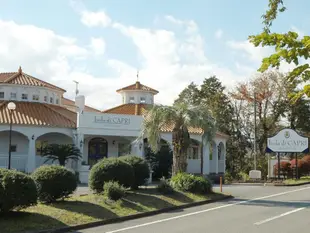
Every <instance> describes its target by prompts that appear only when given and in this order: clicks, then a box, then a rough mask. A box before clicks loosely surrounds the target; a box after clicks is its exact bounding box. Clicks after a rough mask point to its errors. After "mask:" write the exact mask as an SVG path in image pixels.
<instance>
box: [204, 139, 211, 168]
mask: <svg viewBox="0 0 310 233" xmlns="http://www.w3.org/2000/svg"><path fill="white" fill-rule="evenodd" d="M202 143H203V144H202V145H203V148H202V155H203V174H209V173H210V143H206V142H205V141H203V142H202Z"/></svg>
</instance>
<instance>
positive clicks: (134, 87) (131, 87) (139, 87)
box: [116, 81, 159, 94]
mask: <svg viewBox="0 0 310 233" xmlns="http://www.w3.org/2000/svg"><path fill="white" fill-rule="evenodd" d="M136 90H140V91H148V92H153V93H154V94H157V93H159V92H158V91H157V90H155V89H153V88H150V87H148V86H145V85H143V84H141V83H140V82H139V81H137V82H136V83H135V84H132V85H129V86H127V87H123V88H121V89H118V90H116V92H122V91H136Z"/></svg>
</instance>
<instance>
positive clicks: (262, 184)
mask: <svg viewBox="0 0 310 233" xmlns="http://www.w3.org/2000/svg"><path fill="white" fill-rule="evenodd" d="M230 185H242V186H264V185H265V184H264V183H231V184H230Z"/></svg>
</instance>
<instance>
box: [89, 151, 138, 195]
mask: <svg viewBox="0 0 310 233" xmlns="http://www.w3.org/2000/svg"><path fill="white" fill-rule="evenodd" d="M134 179H135V175H134V170H133V168H132V166H131V165H129V164H128V163H126V162H124V161H122V160H120V159H118V158H113V157H111V158H105V159H102V160H100V161H99V162H98V163H96V164H95V165H94V166H93V167H92V169H91V170H90V173H89V182H88V183H89V187H90V188H91V189H92V190H94V191H95V192H97V193H100V192H102V191H103V185H104V183H105V182H107V181H117V182H118V183H119V184H120V185H123V186H124V187H126V188H129V187H132V186H133V184H134Z"/></svg>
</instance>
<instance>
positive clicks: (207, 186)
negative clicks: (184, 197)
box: [170, 173, 212, 194]
mask: <svg viewBox="0 0 310 233" xmlns="http://www.w3.org/2000/svg"><path fill="white" fill-rule="evenodd" d="M170 182H171V185H172V186H173V187H174V188H175V189H177V190H180V191H184V192H191V193H199V194H207V193H210V192H212V184H211V182H210V181H209V180H208V179H206V178H204V177H202V176H194V175H192V174H188V173H178V174H177V175H175V176H173V177H172V178H171V181H170Z"/></svg>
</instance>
